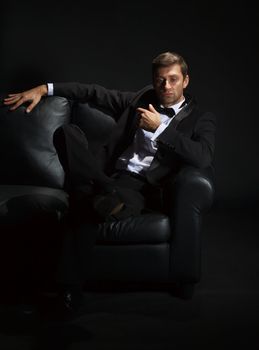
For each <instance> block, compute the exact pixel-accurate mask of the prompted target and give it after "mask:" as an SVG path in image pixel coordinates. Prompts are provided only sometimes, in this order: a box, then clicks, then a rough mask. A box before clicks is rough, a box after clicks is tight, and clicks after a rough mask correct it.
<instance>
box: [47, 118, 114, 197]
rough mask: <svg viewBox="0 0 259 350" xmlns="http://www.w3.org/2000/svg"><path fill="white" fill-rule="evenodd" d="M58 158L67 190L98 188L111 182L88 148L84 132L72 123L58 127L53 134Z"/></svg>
mask: <svg viewBox="0 0 259 350" xmlns="http://www.w3.org/2000/svg"><path fill="white" fill-rule="evenodd" d="M53 143H54V146H55V147H56V150H57V153H58V157H59V160H60V162H61V164H62V166H63V169H64V171H65V174H66V185H67V188H68V190H69V191H71V190H72V191H73V190H75V189H78V188H80V187H85V186H92V185H96V186H97V187H99V188H100V189H102V188H105V186H107V185H109V184H110V183H111V179H110V178H109V177H108V176H107V175H106V174H105V173H104V172H103V169H102V164H100V160H99V159H97V158H96V157H95V156H94V155H93V154H92V153H91V151H90V150H89V149H88V141H87V138H86V136H85V134H84V132H83V131H82V130H81V129H80V128H79V127H78V126H76V125H74V124H68V125H63V126H61V127H59V128H58V129H57V130H56V131H55V133H54V136H53Z"/></svg>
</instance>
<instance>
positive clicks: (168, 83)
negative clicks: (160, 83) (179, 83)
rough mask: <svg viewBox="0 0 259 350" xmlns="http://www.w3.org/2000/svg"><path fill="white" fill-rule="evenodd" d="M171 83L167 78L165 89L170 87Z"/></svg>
mask: <svg viewBox="0 0 259 350" xmlns="http://www.w3.org/2000/svg"><path fill="white" fill-rule="evenodd" d="M170 87H171V85H170V82H169V81H168V80H165V82H164V88H165V89H170Z"/></svg>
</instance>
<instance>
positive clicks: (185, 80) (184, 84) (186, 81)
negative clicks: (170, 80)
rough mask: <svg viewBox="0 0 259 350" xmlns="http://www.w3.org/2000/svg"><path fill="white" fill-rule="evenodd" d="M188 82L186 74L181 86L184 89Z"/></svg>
mask: <svg viewBox="0 0 259 350" xmlns="http://www.w3.org/2000/svg"><path fill="white" fill-rule="evenodd" d="M188 84H189V75H188V74H187V75H186V77H185V78H184V81H183V88H184V89H185V88H187V86H188Z"/></svg>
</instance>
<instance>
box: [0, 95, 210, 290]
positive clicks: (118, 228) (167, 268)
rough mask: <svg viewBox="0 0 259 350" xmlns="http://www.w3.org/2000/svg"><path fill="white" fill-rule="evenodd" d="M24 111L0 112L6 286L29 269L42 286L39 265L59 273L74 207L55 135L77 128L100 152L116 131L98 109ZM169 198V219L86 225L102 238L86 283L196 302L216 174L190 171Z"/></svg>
mask: <svg viewBox="0 0 259 350" xmlns="http://www.w3.org/2000/svg"><path fill="white" fill-rule="evenodd" d="M25 109H26V106H21V107H20V108H18V109H17V110H16V111H13V112H11V111H9V109H8V107H6V106H4V105H3V104H2V105H1V108H0V145H1V146H0V160H1V172H0V228H1V242H2V243H1V248H0V249H1V254H0V255H1V259H2V261H1V267H2V270H3V271H2V276H5V278H6V281H9V282H6V283H11V282H13V281H14V280H16V279H17V280H20V279H21V278H20V276H21V274H22V272H23V273H24V271H22V266H26V265H24V261H26V262H27V266H28V264H29V265H30V266H32V265H33V266H35V269H34V272H33V273H32V274H29V275H28V276H27V278H28V279H33V278H39V279H41V280H44V278H45V277H46V276H43V275H42V271H45V270H46V269H42V270H40V268H41V267H42V266H41V265H43V266H44V268H45V266H46V265H49V269H47V271H50V270H52V271H54V270H55V269H54V268H53V267H54V266H55V258H56V256H57V252H58V251H59V249H58V247H59V245H60V241H61V239H62V238H61V237H62V233H60V225H59V223H60V221H61V219H62V218H63V217H64V215H66V213H67V210H68V205H69V204H68V203H69V201H68V194H67V193H66V192H65V191H64V187H63V186H64V172H63V169H62V167H61V165H60V163H59V160H58V157H57V154H56V151H55V148H54V146H53V133H54V131H55V130H56V129H57V128H58V127H59V126H60V125H63V124H66V123H71V122H72V123H75V124H77V125H79V126H80V127H81V128H82V129H83V130H84V131H85V133H86V135H87V137H88V141H89V146H90V148H92V149H93V151H94V149H95V147H97V145H98V143H100V142H103V143H105V141H106V140H107V138H108V137H109V136H110V134H111V131H112V128H113V127H114V126H115V122H114V120H113V119H112V118H111V116H109V115H107V114H105V111H102V110H100V109H97V108H96V106H92V105H89V104H80V103H78V104H77V103H72V102H71V101H68V100H66V99H65V98H61V97H48V98H43V99H42V101H41V102H40V104H39V105H38V106H37V107H36V108H35V110H34V111H33V112H32V113H30V114H26V112H25ZM164 197H165V198H166V200H167V211H162V210H158V211H157V212H153V213H144V214H142V215H140V216H139V217H136V218H129V219H126V220H124V221H121V222H117V223H104V224H97V225H96V226H95V227H93V226H92V225H90V224H88V223H87V222H86V223H84V224H83V226H82V230H84V231H85V233H86V234H87V232H88V230H90V229H91V230H92V229H94V230H96V234H97V237H98V239H97V244H96V246H95V248H94V261H93V264H92V268H91V270H90V272H89V273H88V275H87V276H86V279H87V280H88V281H89V282H98V281H99V282H105V281H108V282H113V281H114V282H126V283H129V282H136V283H152V284H156V283H157V284H161V283H162V284H166V285H168V288H171V286H173V287H174V288H173V290H174V291H178V292H179V295H181V296H185V297H189V296H191V295H192V292H193V287H194V285H195V284H196V283H197V282H199V280H200V265H201V232H202V230H201V228H202V227H201V225H202V216H203V215H204V214H205V213H206V212H207V211H208V210H209V209H210V207H211V205H212V203H213V199H214V186H213V173H212V169H197V168H193V167H186V168H184V169H183V170H182V171H181V172H180V173H179V174H178V175H177V177H176V179H175V180H174V181H172V183H171V184H170V186H169V187H167V188H166V191H165V194H163V193H162V198H164ZM53 276H54V275H53ZM48 277H49V276H47V279H48ZM23 278H24V277H23ZM53 278H55V277H53ZM24 281H26V279H25V280H24V279H22V282H21V283H26V282H24ZM178 292H175V293H178Z"/></svg>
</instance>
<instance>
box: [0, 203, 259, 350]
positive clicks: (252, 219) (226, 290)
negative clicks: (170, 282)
mask: <svg viewBox="0 0 259 350" xmlns="http://www.w3.org/2000/svg"><path fill="white" fill-rule="evenodd" d="M258 218H259V211H258V208H256V207H253V206H250V207H249V208H247V207H243V208H242V207H236V208H234V207H232V209H230V208H229V207H228V206H226V207H224V208H222V207H221V208H220V207H217V206H216V207H214V208H213V210H212V211H211V212H210V213H209V214H208V215H207V217H206V218H205V220H204V226H203V227H204V229H203V247H202V252H203V253H202V280H201V282H200V283H199V285H198V286H197V287H196V292H195V295H194V297H193V299H192V300H189V301H184V300H180V299H176V298H174V297H172V296H171V295H170V294H168V293H167V292H166V291H154V290H153V291H147V290H142V291H140V290H137V291H132V290H131V291H123V292H122V291H121V292H119V291H114V292H108V291H105V292H100V291H99V292H89V293H86V294H85V301H86V304H87V313H86V314H85V315H84V316H82V317H81V318H80V319H79V320H77V321H75V322H73V323H72V324H70V325H67V326H64V327H57V326H48V327H47V326H44V327H40V328H36V330H34V331H31V332H19V331H18V330H17V331H16V332H15V331H14V330H12V331H11V330H10V329H9V330H8V327H5V325H4V324H3V325H2V328H1V329H0V349H1V350H13V349H17V350H18V349H19V350H23V349H24V350H25V349H26V350H27V349H33V350H42V349H44V350H45V349H46V350H51V349H67V350H70V349H71V350H79V349H93V350H99V349H114V350H117V349H118V350H127V349H143V350H146V349H147V350H152V349H157V350H163V349H174V348H175V349H191V348H192V347H194V346H195V347H197V348H202V349H210V350H211V349H217V350H218V349H235V348H237V347H238V348H244V349H249V350H251V349H258V348H259V258H258V256H259V237H258V235H259V224H258Z"/></svg>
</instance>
